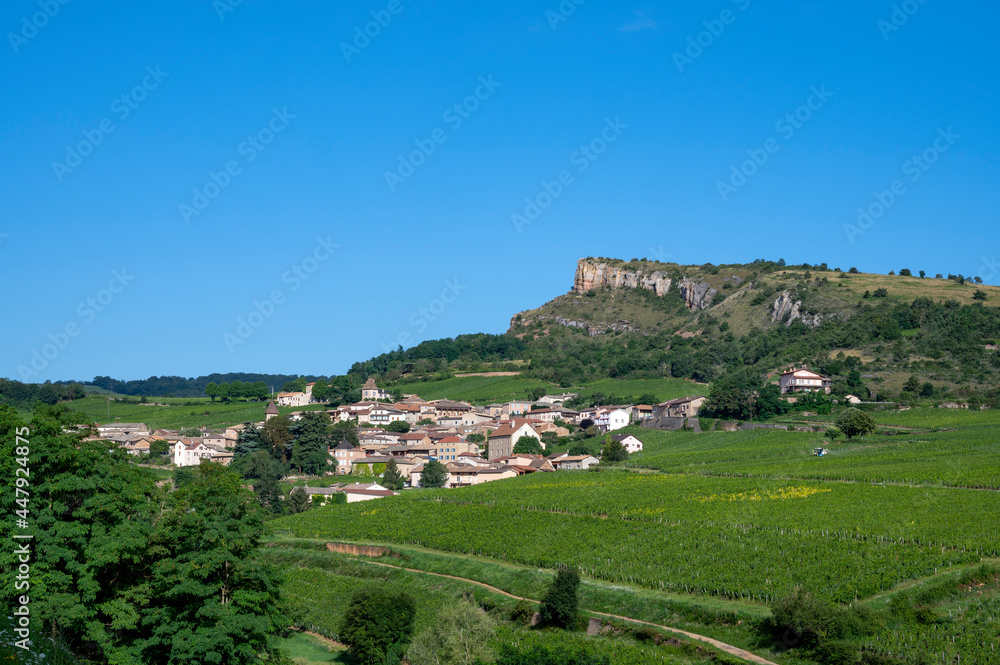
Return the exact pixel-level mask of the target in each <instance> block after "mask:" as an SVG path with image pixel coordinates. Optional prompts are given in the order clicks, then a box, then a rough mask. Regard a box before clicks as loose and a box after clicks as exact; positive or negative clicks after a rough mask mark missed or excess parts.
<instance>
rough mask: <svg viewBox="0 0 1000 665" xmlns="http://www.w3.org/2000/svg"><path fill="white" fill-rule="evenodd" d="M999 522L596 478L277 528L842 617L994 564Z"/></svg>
mask: <svg viewBox="0 0 1000 665" xmlns="http://www.w3.org/2000/svg"><path fill="white" fill-rule="evenodd" d="M812 489H819V490H820V491H817V492H812V491H811V490H812ZM806 490H810V491H806ZM711 497H716V499H715V500H706V499H710V498H711ZM998 512H1000V497H997V495H995V494H993V493H988V492H960V491H955V490H948V489H940V488H906V487H872V486H866V485H854V484H843V483H836V484H832V483H831V484H824V485H819V484H812V485H806V484H803V483H798V482H797V483H795V485H789V484H788V483H781V482H779V481H764V480H755V479H738V478H703V477H697V476H668V475H641V474H632V473H628V472H604V473H599V474H595V473H578V474H573V473H559V474H544V475H543V474H537V475H534V476H528V477H523V478H519V479H514V480H510V481H506V482H502V483H493V484H487V485H481V486H476V487H471V488H467V489H463V490H459V491H454V490H441V491H434V492H430V491H423V492H408V493H404V495H403V496H401V497H398V498H394V499H391V500H385V501H380V502H378V503H377V504H375V505H372V504H360V505H359V504H355V505H351V506H339V507H334V508H321V509H317V510H313V511H310V512H308V513H306V514H304V515H298V516H295V517H288V518H283V519H281V520H278V524H277V526H276V528H288V529H291V530H292V532H293V533H294V534H295V535H296V536H297V537H304V538H324V537H327V538H331V539H333V538H344V539H348V540H354V541H371V542H388V543H394V542H395V543H412V544H417V545H421V546H423V547H428V548H432V549H436V550H443V551H449V552H460V553H468V554H477V555H480V556H486V557H490V558H495V559H499V560H502V561H511V562H515V563H519V564H523V565H530V566H539V567H545V568H552V567H555V566H557V565H559V564H572V565H575V566H578V567H579V568H580V569H581V571H582V572H583V573H584V574H585V575H587V576H589V577H592V578H595V579H603V580H607V581H610V582H627V583H630V584H636V585H640V586H645V587H649V588H652V589H661V590H665V591H672V592H680V593H689V594H698V595H707V596H721V597H726V598H732V599H737V600H750V601H756V602H769V601H770V600H772V599H773V598H774V597H776V596H780V595H784V594H787V593H789V592H790V591H791V590H792V589H793V588H794V587H796V586H805V587H807V588H809V589H814V590H815V591H816V593H819V594H822V595H824V596H826V597H827V598H829V599H830V600H833V601H836V602H842V603H846V602H852V601H854V600H856V599H863V598H866V597H868V596H871V595H874V594H876V593H879V592H881V591H886V590H888V589H891V588H892V587H893V586H895V585H896V584H899V583H901V582H904V581H906V580H909V579H915V578H919V577H923V576H926V575H931V574H933V573H935V572H936V571H937V570H939V569H942V568H946V567H948V566H951V565H954V564H965V563H971V562H975V561H978V560H979V559H980V557H982V556H997V553H998V551H1000V534H997V533H996V532H995V529H992V527H991V526H990V525H989V524H984V523H983V521H982V520H980V519H977V517H976V516H977V515H988V514H998Z"/></svg>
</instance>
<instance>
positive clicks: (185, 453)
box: [95, 422, 243, 466]
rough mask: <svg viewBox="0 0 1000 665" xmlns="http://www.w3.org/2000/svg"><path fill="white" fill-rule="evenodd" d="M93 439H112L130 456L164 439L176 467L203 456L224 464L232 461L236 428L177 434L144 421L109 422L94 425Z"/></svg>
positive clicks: (237, 429)
mask: <svg viewBox="0 0 1000 665" xmlns="http://www.w3.org/2000/svg"><path fill="white" fill-rule="evenodd" d="M95 427H96V429H97V436H96V437H95V438H99V439H104V440H107V441H113V442H115V443H117V444H118V445H119V446H120V447H122V448H124V449H125V450H126V451H127V452H128V453H129V454H131V455H144V454H145V455H148V454H149V450H150V446H152V444H153V443H154V442H155V441H166V442H167V444H168V445H169V447H170V452H171V454H172V456H173V459H174V464H175V465H176V466H196V465H198V464H201V461H202V460H203V459H207V460H210V461H212V462H217V463H219V464H223V465H226V466H228V465H229V463H230V462H232V461H233V452H232V449H233V448H235V447H236V438H237V436H238V435H239V429H241V428H242V427H243V426H242V425H240V426H238V427H231V428H229V429H227V430H225V431H224V432H210V431H209V430H208V428H199V429H200V431H201V436H194V437H192V436H181V435H180V433H179V431H178V430H170V429H157V430H152V431H151V430H150V429H149V427H148V426H147V425H145V424H144V423H119V422H115V423H110V424H107V425H95Z"/></svg>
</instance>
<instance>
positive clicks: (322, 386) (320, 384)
mask: <svg viewBox="0 0 1000 665" xmlns="http://www.w3.org/2000/svg"><path fill="white" fill-rule="evenodd" d="M329 395H330V384H328V383H327V382H326V381H325V380H324V379H322V378H319V379H316V385H314V386H313V397H314V398H316V400H317V401H319V402H325V401H326V398H327V397H329Z"/></svg>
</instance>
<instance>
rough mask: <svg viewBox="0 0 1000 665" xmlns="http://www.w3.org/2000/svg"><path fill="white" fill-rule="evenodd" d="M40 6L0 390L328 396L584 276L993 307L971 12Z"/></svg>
mask: <svg viewBox="0 0 1000 665" xmlns="http://www.w3.org/2000/svg"><path fill="white" fill-rule="evenodd" d="M63 1H65V2H66V4H59V2H58V0H42V2H38V0H35V1H33V2H31V1H28V0H16V1H13V2H9V3H7V4H6V5H5V7H4V9H3V10H2V13H0V25H2V29H3V33H4V34H5V37H4V43H3V44H2V45H0V77H2V78H0V83H2V87H3V90H4V91H5V94H4V99H3V104H2V106H0V130H2V133H0V188H2V196H0V234H2V237H0V266H2V270H3V275H4V282H5V284H6V285H7V286H6V294H7V297H8V298H9V301H8V304H7V307H6V308H5V311H6V314H5V316H4V322H3V325H2V329H0V345H2V348H3V349H4V353H3V360H4V362H3V366H2V367H0V375H6V376H9V377H11V378H21V377H22V374H21V373H20V372H19V371H18V368H19V366H25V367H30V366H31V362H32V358H33V354H34V352H35V351H38V352H39V353H40V354H41V353H44V352H45V351H46V348H45V345H46V344H51V345H52V346H49V347H48V348H47V352H48V355H49V356H50V358H47V359H45V358H41V359H40V358H39V357H35V364H36V367H43V368H42V369H40V370H39V371H37V373H35V374H32V375H30V376H28V377H27V378H28V379H29V380H33V381H41V380H45V379H53V380H55V379H90V378H91V377H93V376H95V375H97V374H101V375H111V376H114V377H115V378H122V379H133V378H145V377H148V376H150V375H163V374H177V375H182V376H197V375H200V374H205V373H210V372H215V371H219V372H227V371H254V372H274V373H279V372H280V373H303V374H332V373H343V372H344V371H346V369H347V368H348V367H349V366H350V364H351V363H352V362H354V361H356V360H362V359H365V358H368V357H370V356H372V355H375V354H377V353H380V352H382V351H383V350H384V348H392V347H395V346H396V344H397V341H398V339H399V336H400V335H401V334H404V335H408V336H409V337H408V338H407V337H404V339H405V340H407V341H408V342H409V344H413V343H415V342H417V341H419V340H422V339H435V338H440V337H449V336H453V335H456V334H460V333H464V332H479V331H483V332H495V333H498V332H503V331H504V330H506V328H507V326H508V323H509V320H510V317H511V316H512V315H513V314H514V313H516V312H518V311H521V310H524V309H528V308H533V307H537V306H538V305H541V304H542V303H544V302H546V301H548V300H550V299H551V298H553V297H555V296H557V295H559V294H561V293H565V292H566V291H567V290H568V289H569V288H570V287H571V285H572V276H573V270H574V266H575V263H576V260H577V259H578V258H580V257H585V256H614V257H620V258H624V259H629V258H633V257H640V258H641V257H647V258H660V259H666V260H671V261H675V262H679V263H689V264H699V263H704V262H714V263H727V262H742V261H749V260H753V259H755V258H771V259H777V258H785V259H786V260H787V261H788V262H790V263H793V262H795V263H801V262H810V263H820V262H824V261H825V262H827V263H829V264H830V265H831V267H833V266H840V267H844V268H846V267H848V266H852V265H856V266H858V267H859V268H861V269H862V270H866V271H871V272H888V271H889V270H890V269H896V270H898V269H899V268H901V267H909V268H911V269H913V270H917V269H925V270H927V271H928V272H930V273H931V274H934V273H936V272H943V273H948V272H955V273H959V272H960V273H963V274H966V275H977V274H978V275H982V276H983V277H984V278H985V279H986V281H987V282H988V283H1000V267H997V266H995V265H994V267H988V266H986V267H984V265H983V258H984V257H985V258H986V259H992V258H993V257H994V256H996V255H1000V232H998V227H997V221H998V214H997V205H996V193H997V191H998V184H1000V183H998V177H1000V133H998V127H997V122H998V119H1000V116H998V114H997V109H998V108H1000V99H998V97H1000V95H998V81H1000V77H998V74H1000V71H998V64H1000V53H998V51H997V48H996V32H995V30H996V25H997V23H998V22H1000V10H998V8H997V7H996V6H994V5H991V4H988V3H982V2H970V1H967V0H965V1H963V0H959V1H957V2H950V3H945V2H941V1H940V0H928V1H926V2H925V4H920V2H919V1H918V0H910V3H909V4H906V3H904V4H906V7H905V8H903V7H901V8H900V10H899V12H897V14H896V16H895V17H894V16H893V12H894V10H893V3H892V2H890V1H888V0H887V1H886V2H870V1H869V2H861V1H860V0H848V1H846V2H839V3H804V4H803V3H777V6H775V3H764V2H762V1H761V0H737V1H735V2H734V1H731V0H716V1H715V2H710V3H697V4H698V6H697V7H688V6H686V5H684V6H681V4H680V3H670V6H669V7H661V6H658V5H655V4H626V3H620V2H615V3H611V2H600V1H599V0H586V1H585V2H582V3H581V4H579V5H576V4H575V3H574V2H573V0H566V1H565V2H563V3H562V5H560V2H559V0H548V1H535V0H529V1H527V2H523V3H516V5H517V6H514V7H512V6H508V3H474V2H447V1H439V2H429V1H424V2H417V1H410V0H396V1H394V2H389V1H388V0H385V1H383V0H376V1H372V2H337V3H329V2H324V3H321V2H297V3H287V2H286V3H281V2H276V1H262V0H254V1H252V2H251V1H249V0H248V1H245V2H242V3H240V4H236V0H218V1H216V2H214V3H213V2H212V0H198V1H196V2H193V1H189V0H183V1H179V2H173V3H138V4H136V3H121V2H110V3H86V2H82V0H71V1H67V0H63ZM577 1H579V0H577ZM47 3H48V4H47ZM46 7H47V11H48V12H49V14H52V15H51V16H47V15H45V14H44V12H45V11H46ZM560 7H562V10H560ZM904 9H908V10H909V11H910V12H911V13H912V14H906V13H905V12H904V11H903V10H904ZM373 12H374V15H373ZM393 12H395V13H393ZM904 19H905V20H904ZM376 20H381V22H382V23H383V24H384V25H379V24H378V23H373V21H376ZM893 21H895V23H893ZM880 22H881V23H880ZM38 25H41V27H37V26H38ZM365 30H367V31H368V32H369V33H370V34H372V35H374V37H361V36H359V35H363V33H364V31H365ZM689 40H690V41H689ZM698 42H701V45H700V46H699V45H698ZM345 45H346V46H345ZM817 93H818V94H817ZM477 95H478V98H477ZM456 105H459V108H458V110H456V108H455V107H456ZM809 105H811V106H812V107H813V108H811V109H810V108H809ZM789 114H790V116H791V120H789V119H787V118H786V116H788V115H789ZM796 115H797V116H798V119H796ZM109 130H110V131H109ZM945 137H947V138H945ZM418 144H422V145H423V150H424V151H425V152H431V147H433V153H432V154H429V155H426V156H425V155H423V154H416V155H413V158H412V159H411V157H410V155H411V153H413V152H414V151H415V150H417V149H418ZM581 146H590V147H589V148H588V150H587V151H586V152H582V151H581V150H580V149H581ZM68 150H69V152H70V153H72V154H68ZM598 151H599V154H598ZM748 151H750V152H749V153H748ZM925 151H926V155H924V157H921V155H922V154H924V153H925ZM401 155H402V156H403V158H404V159H405V160H406V161H407V162H408V164H403V165H400V159H401V158H400V156H401ZM754 156H756V158H757V160H758V162H763V163H762V164H761V165H759V166H758V165H757V164H754V163H752V162H748V163H746V164H744V162H747V160H748V159H751V158H753V157H754ZM915 156H916V157H917V158H918V159H920V162H919V163H917V162H914V161H912V160H913V158H914V157H915ZM765 158H766V161H764V159H765ZM925 159H926V160H928V161H933V163H928V161H924V160H925ZM414 163H416V164H417V166H416V167H415V168H412V167H413V164H414ZM733 167H736V168H737V170H739V169H740V168H742V169H743V171H744V172H745V173H746V172H749V173H751V174H752V175H750V176H749V177H747V178H746V179H745V180H744V179H743V178H744V176H742V175H737V176H733V173H732V169H733ZM411 168H412V172H411V170H410V169H411ZM227 169H228V170H229V172H227ZM387 172H390V173H394V174H395V175H393V176H390V177H387V175H386V174H387ZM211 174H214V182H213V176H212V175H211ZM560 179H562V182H560ZM896 181H898V182H896ZM216 182H217V183H220V184H221V185H223V186H220V185H219V184H216ZM543 182H545V183H547V185H548V189H549V190H551V191H552V192H554V193H556V194H557V195H556V196H554V198H553V199H552V200H547V197H548V196H549V194H548V193H546V188H545V187H544V186H543ZM720 182H723V183H726V184H725V185H724V186H720ZM894 182H895V188H896V190H897V193H896V194H892V189H893V187H894ZM196 189H197V190H198V191H199V192H200V193H201V194H200V195H196V194H195V190H196ZM560 189H561V191H560ZM876 191H878V192H889V194H885V195H880V197H876V196H875V192H876ZM205 195H210V196H211V197H212V198H210V199H209V198H208V197H207V196H206V197H205V198H204V199H201V198H199V196H205ZM890 195H891V197H892V198H894V200H893V201H892V202H891V204H889V205H887V206H886V208H885V209H884V211H883V212H882V214H881V215H880V216H877V218H870V221H865V220H862V222H863V226H858V224H857V221H858V217H859V213H858V208H859V206H863V207H865V208H870V209H871V210H872V211H874V212H875V213H878V212H879V206H881V205H882V203H879V201H878V198H882V199H883V202H888V201H889V198H890ZM526 199H531V200H534V201H535V202H536V204H541V205H542V206H547V207H545V208H544V210H542V209H540V210H537V211H536V210H533V209H531V208H530V207H529V206H528V204H527V203H526ZM182 206H188V207H187V208H184V207H182ZM526 208H528V209H527V210H526ZM538 213H540V214H538ZM514 214H517V215H521V216H522V218H523V219H522V221H521V222H517V223H515V221H513V220H512V215H514ZM529 217H535V219H529ZM515 219H516V218H515ZM524 220H527V221H530V222H531V223H530V224H528V223H524ZM845 225H854V227H853V229H854V230H853V231H852V230H851V227H847V229H845ZM859 231H860V233H859ZM320 238H321V239H323V241H324V242H325V243H334V244H336V245H338V247H336V248H335V249H333V250H332V251H331V250H329V249H327V248H325V247H324V246H323V244H322V243H320V242H319V240H318V239H320ZM294 266H299V270H300V271H302V274H305V275H307V276H308V277H309V279H307V280H302V279H301V277H299V276H297V275H296V273H295V272H294V271H293V267H294ZM123 269H124V275H121V273H122V270H123ZM310 269H311V270H312V271H313V272H311V273H309V272H307V271H308V270H310ZM116 270H117V271H118V272H119V275H120V277H116V275H115V273H114V272H113V271H116ZM289 271H292V272H289ZM446 281H448V282H449V283H450V285H451V287H453V288H452V291H450V292H447V293H445V294H444V295H445V296H446V299H447V300H450V301H451V302H449V303H447V304H445V303H444V302H443V301H442V302H437V303H436V302H435V300H436V299H439V298H441V296H442V291H443V290H446V289H448V288H449V286H447V285H446ZM109 287H111V288H110V290H106V289H109ZM276 289H278V290H280V291H281V296H282V298H279V300H280V302H278V303H276V304H273V307H272V305H271V304H269V303H267V302H265V299H268V298H269V297H270V295H271V294H272V292H274V291H275V290H276ZM105 290H106V291H105ZM112 291H118V293H113V292H112ZM455 293H457V295H455ZM88 299H94V302H93V303H92V304H88ZM255 301H257V302H258V303H260V305H261V308H262V309H263V310H265V311H269V312H270V316H266V317H265V316H264V315H263V314H261V315H259V318H254V319H253V322H254V323H257V324H259V325H258V326H257V327H252V328H244V329H243V330H242V333H243V336H242V337H241V336H240V332H241V331H240V330H239V326H238V321H239V319H240V318H241V317H242V318H244V319H247V318H248V317H249V316H250V314H251V313H252V312H254V311H255V305H254V302H255ZM102 303H103V304H102ZM95 305H96V306H95ZM98 307H100V311H98V309H97V308H98ZM421 308H424V309H425V310H427V315H426V316H425V314H424V313H422V312H421ZM272 310H273V311H272ZM432 312H436V314H435V313H432ZM432 317H433V321H432V320H431V318H432ZM248 325H250V323H248ZM67 326H69V328H70V330H71V332H73V333H74V334H73V335H72V336H69V335H66V336H65V337H63V334H65V333H64V332H63V331H65V330H66V328H67ZM248 333H251V334H248ZM227 334H228V335H230V336H231V337H229V338H227V337H226V335H227ZM227 339H228V343H227ZM234 340H239V341H238V342H236V341H234ZM59 346H62V347H64V348H57V347H59Z"/></svg>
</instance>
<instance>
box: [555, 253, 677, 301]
mask: <svg viewBox="0 0 1000 665" xmlns="http://www.w3.org/2000/svg"><path fill="white" fill-rule="evenodd" d="M670 283H671V279H670V278H669V277H668V276H667V273H665V272H663V271H662V270H652V271H646V270H642V269H638V270H629V269H628V268H626V267H624V266H613V265H609V264H607V263H595V262H593V261H588V260H586V259H580V260H579V261H578V262H577V264H576V276H575V277H574V279H573V291H575V292H576V293H586V292H587V291H592V290H594V289H598V288H600V287H602V286H607V287H610V288H613V289H621V288H626V289H648V290H650V291H652V292H653V293H655V294H656V295H659V296H662V295H664V294H665V293H667V291H669V290H670Z"/></svg>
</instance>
